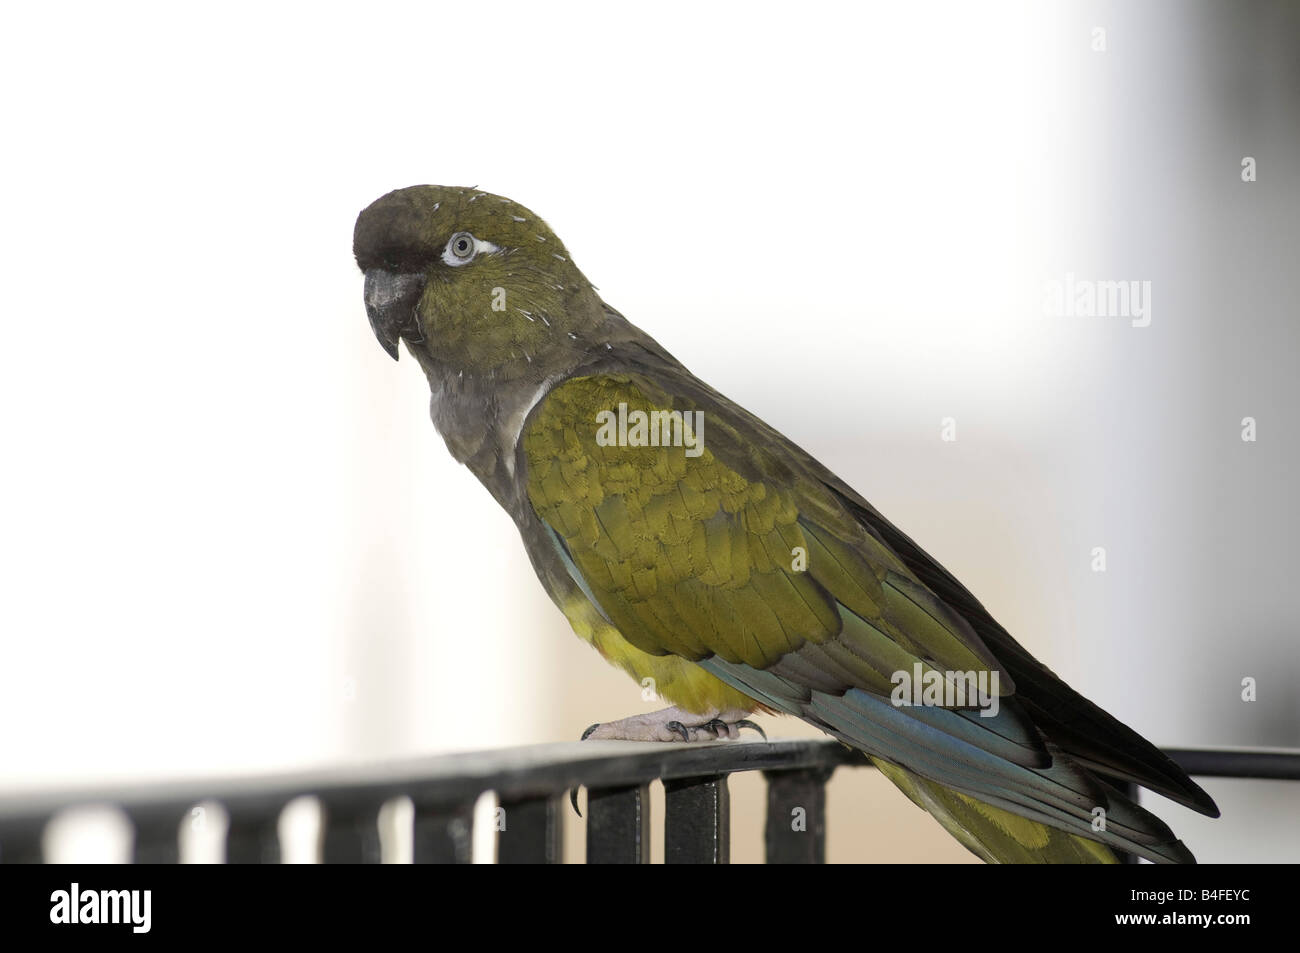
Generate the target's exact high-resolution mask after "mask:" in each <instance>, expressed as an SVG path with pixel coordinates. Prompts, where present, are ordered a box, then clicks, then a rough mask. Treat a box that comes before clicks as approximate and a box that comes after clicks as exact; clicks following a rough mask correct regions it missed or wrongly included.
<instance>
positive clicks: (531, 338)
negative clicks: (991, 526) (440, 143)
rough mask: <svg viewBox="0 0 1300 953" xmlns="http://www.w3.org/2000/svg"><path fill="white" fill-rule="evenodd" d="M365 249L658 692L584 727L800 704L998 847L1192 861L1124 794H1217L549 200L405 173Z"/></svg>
mask: <svg viewBox="0 0 1300 953" xmlns="http://www.w3.org/2000/svg"><path fill="white" fill-rule="evenodd" d="M353 254H354V257H355V259H356V264H357V266H358V267H359V268H360V270H361V272H362V274H363V275H364V291H363V295H364V303H365V310H366V315H367V318H368V320H369V322H370V326H371V330H372V331H373V332H374V335H375V337H376V338H377V339H378V341H379V343H380V345H381V346H382V347H383V349H384V350H385V351H386V352H387V353H388V355H389V356H390V357H391V358H393V359H394V360H396V359H398V357H399V345H400V344H402V343H404V344H405V346H406V350H407V352H408V353H409V354H411V355H412V356H413V357H414V359H415V361H416V362H417V363H418V364H419V365H420V367H421V369H422V370H423V371H424V374H425V376H426V378H427V379H428V384H429V390H430V416H431V418H432V422H433V425H434V427H435V429H436V430H437V432H438V434H439V435H440V436H441V437H442V439H443V441H444V442H445V443H446V446H447V449H448V450H449V451H450V453H451V455H452V456H453V457H454V458H455V459H456V460H457V461H459V462H460V463H461V464H463V465H464V466H466V467H468V469H469V470H470V471H471V472H472V473H473V474H474V475H475V476H476V477H477V478H478V480H479V481H480V482H481V483H482V484H483V486H484V487H485V488H486V489H487V490H488V492H489V493H491V494H492V496H493V497H494V498H495V500H496V501H497V503H498V504H499V505H500V506H501V507H502V508H503V509H505V510H506V512H507V513H509V515H510V516H511V518H512V519H513V520H514V522H515V524H516V526H517V528H518V531H519V534H520V537H521V539H522V542H523V545H524V548H525V549H526V551H527V553H528V557H529V560H530V562H531V564H532V567H533V570H534V571H535V573H536V575H537V577H538V579H539V581H540V582H541V584H542V586H543V587H544V588H545V590H546V592H547V594H548V595H549V596H550V599H551V600H552V601H553V602H554V603H555V605H556V606H557V607H558V609H559V610H560V611H561V612H562V613H563V614H564V616H565V617H566V618H567V620H568V622H569V624H570V626H571V627H572V628H573V630H574V632H575V633H576V634H577V635H578V636H579V637H580V638H581V639H583V640H584V641H586V642H587V643H589V644H590V645H591V646H592V647H593V648H594V649H595V650H596V651H597V652H598V653H600V655H601V656H603V657H604V658H605V659H606V660H607V661H608V662H610V663H611V664H612V665H614V666H615V667H617V668H619V669H621V670H623V671H624V672H625V673H627V674H628V675H630V676H631V677H632V678H633V679H635V680H636V681H637V682H638V683H639V684H641V685H653V686H654V691H655V693H656V694H657V695H658V696H659V697H660V698H661V699H662V700H663V701H665V702H667V703H668V705H669V707H667V708H665V709H663V710H662V711H659V712H655V713H652V714H642V715H635V716H632V717H628V718H623V719H621V720H613V721H609V722H603V723H597V724H596V725H593V726H592V727H591V728H590V729H588V731H587V733H586V735H584V737H591V738H608V739H623V740H629V741H661V742H669V741H714V740H726V739H734V738H736V737H737V735H738V732H739V731H740V730H741V729H742V728H745V727H753V722H752V721H750V719H749V716H751V715H754V714H756V713H762V714H779V715H788V716H793V717H796V718H800V719H802V720H803V721H805V722H807V723H809V724H812V725H814V726H816V727H817V728H818V729H820V730H822V731H824V732H825V733H827V734H828V735H830V736H831V737H833V738H835V739H838V740H839V741H840V742H842V743H843V744H845V745H847V746H849V747H851V748H854V749H857V750H858V751H860V752H862V753H863V755H865V756H866V758H867V759H869V761H870V762H871V763H872V764H874V765H875V766H876V767H877V768H878V769H879V770H880V771H881V772H882V773H883V774H884V775H885V776H886V777H887V778H889V780H890V781H891V782H893V784H894V785H896V786H897V787H898V788H899V789H901V791H902V792H903V793H904V794H905V795H906V796H907V797H908V798H909V799H910V800H911V801H912V802H913V803H914V804H915V805H917V806H918V807H920V808H921V809H923V810H924V811H926V812H928V813H929V814H930V815H932V816H933V817H934V818H935V819H936V820H937V821H938V822H939V823H940V824H941V825H943V827H944V828H945V829H946V830H947V831H948V832H949V833H950V834H952V836H953V837H955V838H956V839H957V841H959V842H960V843H961V844H962V845H964V846H965V847H966V848H967V849H968V850H970V851H971V852H972V853H973V854H975V855H976V856H977V857H978V858H980V859H981V860H983V861H985V862H987V863H1089V864H1091V863H1118V862H1123V860H1124V857H1123V856H1122V855H1125V854H1127V855H1136V856H1139V857H1144V858H1146V859H1148V860H1150V861H1152V862H1157V863H1194V862H1195V859H1194V857H1193V856H1192V854H1191V852H1190V851H1189V850H1188V849H1187V847H1186V846H1184V844H1183V843H1182V841H1180V840H1178V838H1177V837H1176V836H1175V835H1174V833H1173V832H1172V831H1171V830H1170V828H1169V827H1168V826H1167V825H1166V824H1165V823H1164V822H1163V821H1161V820H1160V819H1159V818H1158V817H1156V816H1155V815H1154V814H1152V813H1150V812H1149V811H1147V810H1145V809H1144V808H1142V807H1141V806H1139V804H1138V803H1137V802H1136V797H1137V795H1136V794H1135V793H1134V794H1133V795H1132V796H1131V797H1130V796H1129V792H1131V791H1132V786H1134V785H1139V786H1142V787H1145V788H1147V789H1149V790H1151V791H1153V792H1155V793H1158V794H1160V795H1163V796H1164V797H1167V798H1169V799H1170V800H1172V801H1174V802H1176V803H1179V804H1182V805H1185V806H1186V807H1189V808H1191V809H1192V810H1195V811H1198V812H1200V813H1202V814H1205V815H1208V816H1211V817H1217V816H1218V814H1219V810H1218V808H1217V807H1216V806H1215V803H1214V801H1213V800H1212V799H1211V798H1210V796H1209V795H1208V794H1206V792H1205V791H1204V790H1202V789H1201V788H1200V787H1199V786H1198V785H1197V784H1196V783H1195V782H1194V781H1192V780H1191V778H1189V777H1188V775H1187V774H1186V773H1185V772H1184V771H1183V770H1182V769H1181V768H1180V767H1179V766H1178V765H1177V764H1176V763H1175V762H1174V761H1173V760H1172V759H1170V758H1169V757H1168V756H1166V755H1165V754H1164V753H1163V752H1161V751H1160V750H1159V749H1158V748H1156V747H1155V746H1154V745H1153V744H1151V743H1150V742H1149V741H1147V740H1146V739H1144V738H1143V737H1142V736H1141V735H1139V734H1138V733H1137V732H1135V731H1133V730H1132V729H1130V728H1129V727H1127V726H1126V725H1124V724H1123V723H1121V722H1120V721H1119V720H1117V719H1116V718H1114V717H1112V716H1111V715H1109V714H1108V713H1106V712H1105V711H1103V710H1102V709H1101V708H1099V707H1098V706H1097V705H1095V704H1093V703H1092V702H1090V701H1088V700H1087V699H1086V698H1084V697H1083V696H1082V695H1080V694H1079V693H1078V692H1076V691H1075V690H1074V689H1072V688H1070V687H1069V686H1068V685H1066V684H1065V682H1064V681H1062V680H1061V679H1060V678H1058V677H1057V676H1056V675H1055V674H1054V673H1053V672H1052V671H1051V670H1050V669H1048V668H1047V667H1046V666H1045V665H1044V664H1043V663H1041V662H1040V661H1038V660H1037V659H1036V658H1034V657H1033V656H1032V655H1031V654H1030V653H1029V652H1028V651H1026V650H1025V649H1024V647H1022V646H1021V645H1020V643H1018V642H1017V641H1016V640H1015V639H1014V638H1012V636H1011V635H1010V634H1009V633H1008V632H1007V631H1006V630H1005V629H1004V628H1003V627H1002V626H1000V625H999V624H998V623H997V622H996V621H995V620H994V619H993V618H992V616H991V615H990V614H989V612H988V611H987V610H986V609H985V608H984V606H983V605H982V604H981V603H980V602H979V601H978V600H977V599H976V598H975V596H974V595H972V594H971V592H970V591H969V590H968V589H966V588H965V587H964V586H963V585H962V584H961V583H960V582H958V581H957V579H956V578H955V577H954V576H953V575H952V574H951V573H950V572H949V571H948V570H946V569H945V568H944V567H943V566H941V565H940V564H939V563H938V562H936V561H935V560H934V559H933V558H931V557H930V556H929V555H928V554H927V553H926V552H925V551H924V550H923V549H922V548H921V547H920V546H919V545H918V544H917V543H915V542H914V541H913V540H912V539H911V538H910V537H909V536H907V535H906V534H905V533H904V532H903V531H902V530H900V529H899V528H898V527H897V526H895V525H894V524H893V523H891V522H890V521H889V520H888V519H886V518H885V517H884V516H883V515H882V514H881V513H880V512H879V511H878V510H877V509H876V508H875V507H873V506H872V505H871V504H870V503H869V502H867V500H866V499H865V498H863V497H862V496H861V495H859V494H858V493H857V492H856V491H855V490H854V489H853V488H852V487H851V486H849V485H848V484H847V483H846V482H845V481H844V480H842V479H840V478H839V477H838V476H836V475H835V474H834V473H832V472H831V471H830V470H829V469H827V468H826V467H825V466H823V465H822V464H821V463H819V462H818V461H817V460H816V459H814V458H813V457H812V456H811V455H810V454H808V453H807V452H805V451H804V450H802V449H801V448H800V447H799V446H797V445H796V444H795V443H794V442H793V441H791V440H790V439H789V438H787V437H786V436H784V435H783V434H781V433H779V432H778V431H777V430H775V429H774V428H773V427H771V426H769V425H768V424H766V423H765V422H764V421H762V420H761V419H759V418H758V417H756V416H755V415H753V414H751V413H749V412H748V411H746V410H745V409H744V408H742V407H741V406H740V405H738V404H736V403H734V402H733V401H731V400H730V399H728V398H727V397H725V396H723V395H722V394H721V393H719V392H718V391H716V390H714V389H713V388H712V387H710V386H709V385H708V384H706V383H705V382H704V381H702V380H700V379H699V378H698V377H696V376H695V375H693V374H692V373H691V372H690V371H689V370H687V368H686V367H685V366H684V365H683V364H682V363H681V362H679V361H678V360H677V359H676V358H674V357H673V356H672V355H671V354H670V353H668V351H667V350H666V349H665V348H664V347H663V346H661V345H660V344H659V343H658V342H657V341H656V340H655V339H654V338H652V337H651V336H650V335H649V334H647V333H645V332H644V331H642V330H641V329H640V328H638V327H636V326H635V325H633V324H632V323H631V322H630V321H628V320H627V318H625V317H624V316H623V315H622V314H620V313H619V312H618V311H617V310H615V309H614V308H613V307H611V306H610V305H608V304H606V303H605V302H604V300H602V298H601V295H600V293H599V292H598V291H597V289H596V287H595V286H594V285H593V284H591V282H590V281H588V280H587V278H586V277H585V276H584V275H583V273H582V272H581V271H579V269H578V266H577V265H576V264H575V263H574V261H573V258H572V256H571V255H570V253H569V250H568V249H567V247H566V246H565V245H564V244H563V243H562V242H561V241H560V239H559V238H558V237H557V236H556V235H555V233H554V232H553V231H552V230H551V228H550V227H549V226H548V225H547V224H546V223H545V222H544V221H543V220H542V219H541V218H540V217H539V216H537V215H536V214H534V213H533V212H531V211H529V210H528V209H527V208H525V207H524V206H522V205H520V204H518V203H516V202H514V201H512V200H511V199H509V198H505V197H503V196H498V195H494V194H492V193H489V192H486V191H481V190H479V189H478V188H462V187H453V186H435V185H417V186H411V187H408V188H402V189H398V190H396V191H393V192H390V193H388V194H386V195H384V196H382V197H381V198H379V199H377V200H376V201H375V202H373V203H372V204H371V205H369V206H368V207H367V208H366V209H364V210H363V211H362V212H361V214H360V215H359V216H358V218H357V220H356V225H355V228H354V231H353ZM913 678H915V679H916V680H917V682H919V683H921V684H923V685H924V686H925V687H924V691H921V692H918V691H917V686H916V683H915V682H913V683H912V688H911V694H910V695H909V693H908V692H907V691H903V690H902V689H903V688H904V687H905V683H906V682H907V681H908V680H910V679H913ZM647 680H650V681H647ZM954 684H956V686H957V690H956V691H954V690H953V687H954ZM976 685H978V690H976V689H975V688H972V689H971V690H970V691H963V690H962V689H964V688H971V687H972V686H976ZM932 689H933V691H932Z"/></svg>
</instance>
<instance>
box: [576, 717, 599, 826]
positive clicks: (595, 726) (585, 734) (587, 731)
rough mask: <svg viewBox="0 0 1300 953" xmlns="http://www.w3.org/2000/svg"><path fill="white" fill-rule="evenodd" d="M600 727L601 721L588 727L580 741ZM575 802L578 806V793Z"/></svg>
mask: <svg viewBox="0 0 1300 953" xmlns="http://www.w3.org/2000/svg"><path fill="white" fill-rule="evenodd" d="M599 727H600V722H596V723H595V724H594V725H592V726H591V727H590V728H588V729H587V730H586V731H584V732H583V733H582V737H581V738H579V739H578V740H579V741H586V740H587V739H588V738H590V737H591V733H592V732H593V731H595V730H596V729H597V728H599ZM574 802H575V803H574V806H575V807H576V806H577V796H576V795H575V796H574Z"/></svg>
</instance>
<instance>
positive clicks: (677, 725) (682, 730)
mask: <svg viewBox="0 0 1300 953" xmlns="http://www.w3.org/2000/svg"><path fill="white" fill-rule="evenodd" d="M664 727H665V728H667V729H668V730H669V731H671V732H673V733H674V734H678V735H681V736H682V741H690V740H691V733H690V732H689V731H687V730H686V726H685V725H683V724H682V723H681V722H680V721H670V722H668V724H666V725H664Z"/></svg>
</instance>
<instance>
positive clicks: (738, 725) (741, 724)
mask: <svg viewBox="0 0 1300 953" xmlns="http://www.w3.org/2000/svg"><path fill="white" fill-rule="evenodd" d="M741 728H753V729H754V730H755V731H757V732H758V733H759V735H761V736H762V738H763V740H764V741H766V740H767V732H766V731H764V730H763V729H762V728H760V727H759V726H758V725H756V724H754V723H753V722H752V721H750V720H749V719H748V718H744V719H742V720H740V721H738V722H736V730H737V731H739V730H740V729H741Z"/></svg>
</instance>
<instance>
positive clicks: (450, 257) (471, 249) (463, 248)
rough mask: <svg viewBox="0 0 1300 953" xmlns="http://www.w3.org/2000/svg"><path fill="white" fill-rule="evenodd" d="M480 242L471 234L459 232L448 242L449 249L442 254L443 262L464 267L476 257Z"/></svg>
mask: <svg viewBox="0 0 1300 953" xmlns="http://www.w3.org/2000/svg"><path fill="white" fill-rule="evenodd" d="M478 248H479V242H478V240H477V239H476V238H475V237H474V236H473V235H471V234H470V233H469V232H457V233H456V234H455V235H453V236H451V238H450V239H448V240H447V247H446V248H445V249H444V250H443V252H442V260H443V261H445V262H446V263H447V264H449V265H463V264H465V262H467V261H469V260H470V259H471V258H473V257H474V253H475V252H477V251H478Z"/></svg>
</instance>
